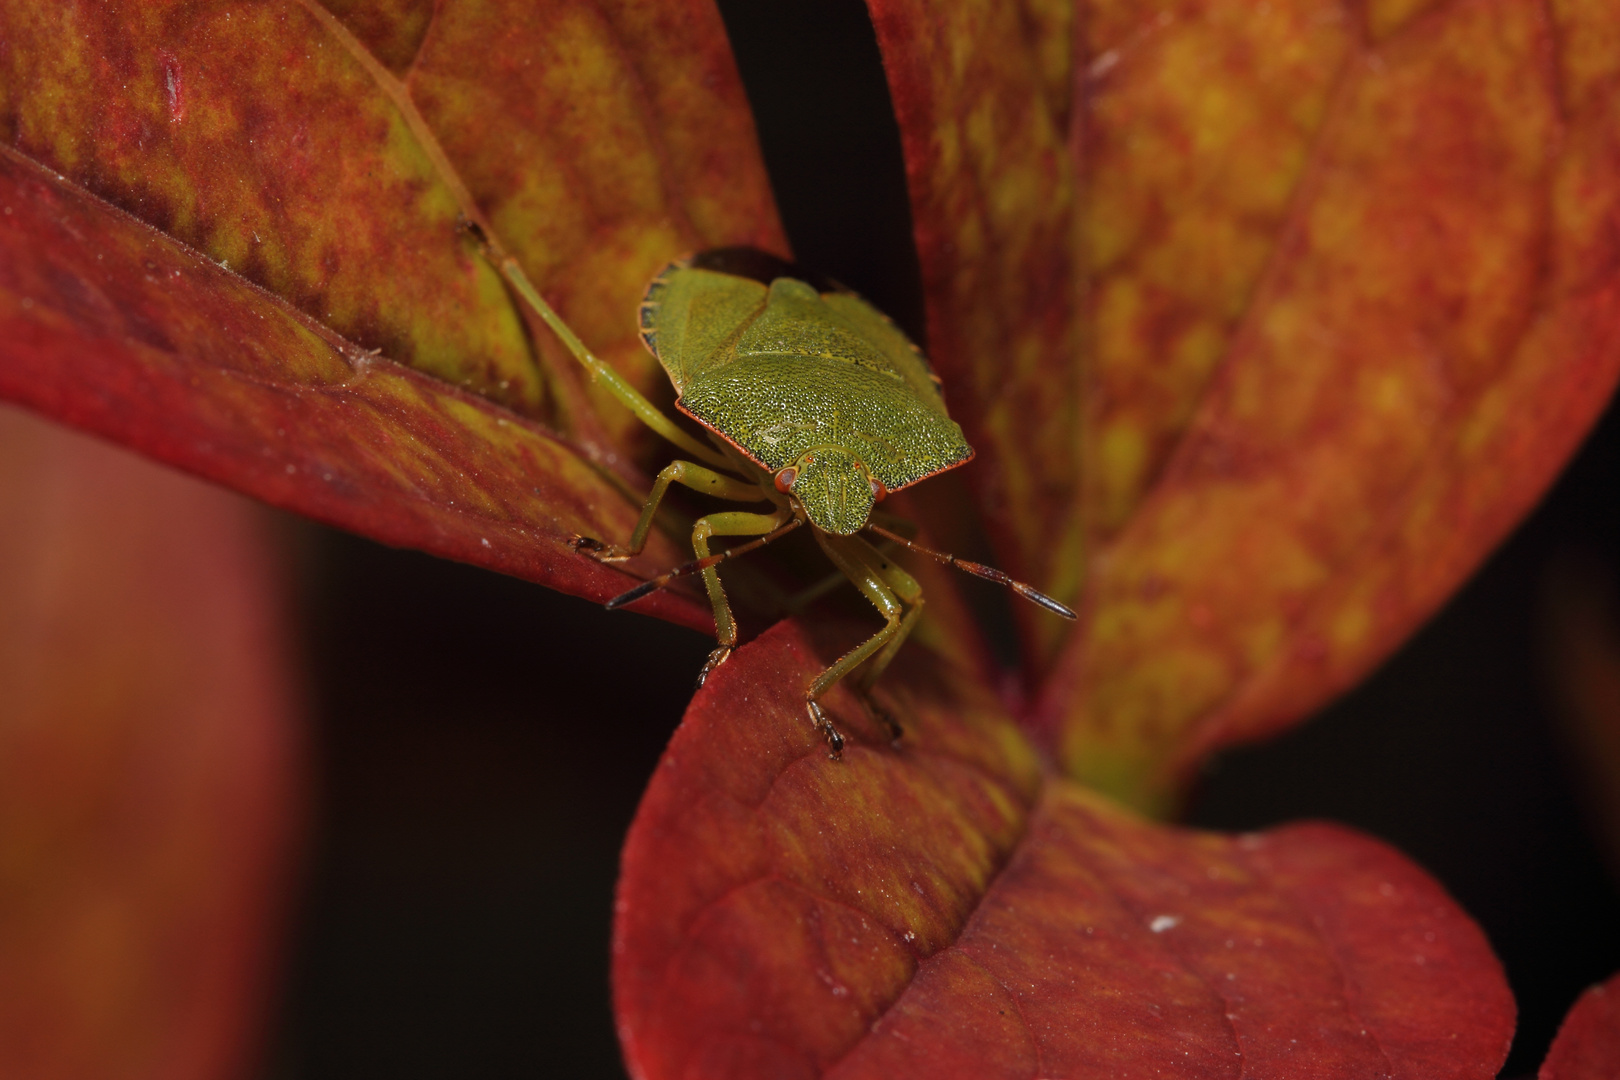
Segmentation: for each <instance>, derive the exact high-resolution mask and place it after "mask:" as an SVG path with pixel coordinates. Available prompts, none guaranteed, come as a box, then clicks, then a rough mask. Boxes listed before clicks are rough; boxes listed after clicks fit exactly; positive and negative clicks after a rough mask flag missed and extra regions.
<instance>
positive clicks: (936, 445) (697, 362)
mask: <svg viewBox="0 0 1620 1080" xmlns="http://www.w3.org/2000/svg"><path fill="white" fill-rule="evenodd" d="M499 266H500V269H501V271H502V273H503V274H504V275H505V276H506V278H507V280H508V281H509V282H511V284H512V286H513V288H514V289H516V291H517V292H518V293H519V295H520V296H522V297H523V298H524V299H525V300H526V301H527V302H528V303H529V304H531V305H532V306H533V307H534V308H535V310H536V312H537V313H538V314H539V315H540V316H541V318H542V319H544V320H545V322H546V324H547V325H548V326H550V327H551V328H552V330H553V331H555V332H556V333H557V334H558V336H559V337H560V338H561V339H562V340H563V342H564V344H566V345H567V346H568V348H569V349H570V351H572V352H573V354H574V355H575V357H577V358H578V359H579V361H580V362H581V363H582V364H584V365H585V367H586V368H587V369H589V370H590V371H591V373H592V374H593V375H594V376H595V377H596V378H597V379H598V380H599V381H602V382H604V383H606V385H607V386H608V388H609V389H610V390H611V391H612V392H613V394H614V396H615V397H617V398H618V399H619V400H620V401H621V402H623V403H624V405H625V406H626V407H627V408H629V409H630V410H631V411H632V412H633V413H635V414H636V416H637V417H639V418H640V419H641V420H642V421H644V422H645V423H647V424H648V425H649V426H650V427H652V428H653V430H655V431H657V432H658V433H659V434H660V435H662V436H664V437H665V438H666V439H668V440H669V441H671V442H673V443H675V444H676V445H677V446H679V447H680V448H681V449H682V450H684V451H686V453H687V454H688V455H690V456H691V457H692V458H693V459H695V460H690V461H689V460H676V461H674V462H671V463H670V464H669V466H667V467H666V468H665V469H664V470H663V471H661V472H660V473H659V474H658V477H657V479H656V480H655V481H654V483H653V487H652V492H651V494H650V495H649V496H648V497H647V501H646V503H645V504H644V505H643V507H642V511H641V517H640V520H639V521H637V523H636V527H635V530H634V531H633V532H632V533H631V534H630V538H629V542H628V543H627V544H626V545H624V546H623V547H617V546H612V545H609V544H606V543H603V542H602V541H600V540H596V539H592V538H588V537H576V538H575V540H574V546H575V548H576V550H579V551H581V552H583V553H585V554H588V555H590V556H592V557H594V558H596V559H598V560H601V561H603V562H615V561H621V560H623V559H627V558H629V557H630V556H632V555H635V554H638V553H639V552H640V551H641V550H642V547H643V546H644V545H645V544H646V541H647V535H648V533H649V532H650V531H651V529H652V525H653V518H654V515H655V514H656V513H657V511H658V506H659V504H660V502H662V500H663V498H664V495H665V493H666V492H667V491H668V490H669V486H670V485H671V484H680V485H682V486H684V487H687V488H691V489H692V490H694V491H698V492H701V493H703V494H706V495H711V496H714V497H716V498H719V499H724V500H728V501H731V502H737V503H769V504H770V507H771V509H770V510H768V511H766V512H756V511H744V510H730V511H721V512H718V513H713V514H708V515H707V516H705V517H702V518H700V519H699V520H698V521H697V523H696V524H695V525H694V527H693V529H692V548H693V551H694V553H695V555H696V556H697V557H696V559H694V560H693V561H692V562H689V563H686V564H684V565H682V566H679V567H676V568H675V569H673V570H671V571H670V572H668V573H666V574H663V575H660V576H659V577H656V578H653V579H651V580H649V581H646V582H644V583H642V584H641V585H639V586H637V587H636V588H634V589H631V590H630V591H629V592H627V593H624V594H623V595H621V596H618V597H615V598H614V599H612V600H610V601H609V602H608V604H607V606H608V608H610V609H612V608H618V607H623V606H624V605H626V604H629V603H633V602H634V601H636V600H639V599H640V598H642V597H644V596H647V595H648V594H650V593H652V592H654V591H656V590H658V589H661V588H663V587H664V586H665V585H667V584H669V583H670V582H671V581H673V580H675V579H676V578H678V577H682V576H685V575H687V574H692V573H697V574H701V575H702V578H703V585H704V589H705V590H706V591H707V593H708V597H709V602H710V603H711V604H712V605H713V608H714V625H715V636H716V638H717V639H718V640H717V644H716V647H715V649H714V651H713V652H712V653H710V654H709V658H708V660H707V662H706V663H705V664H704V666H703V670H702V672H701V673H700V675H699V677H698V685H699V686H701V685H703V681H704V680H705V679H706V678H708V676H709V674H710V673H711V672H713V671H714V669H715V668H717V667H719V666H720V665H721V664H723V663H725V661H726V659H727V658H728V657H729V656H730V655H731V651H732V650H733V649H734V648H735V647H736V645H737V623H736V620H735V619H734V618H733V617H732V612H731V605H730V603H729V602H728V601H727V599H726V593H725V589H724V588H723V587H722V585H721V582H720V575H719V573H718V567H719V566H720V564H721V563H723V562H725V561H726V560H728V559H732V558H735V557H737V556H739V555H742V554H745V553H747V552H749V551H753V550H755V549H756V548H759V547H762V546H764V545H766V544H769V543H771V542H772V541H774V540H777V539H779V538H780V537H782V536H785V535H786V534H787V533H789V532H791V531H793V530H794V529H797V528H800V527H803V526H806V525H808V526H809V527H810V532H811V535H812V536H813V537H814V538H815V541H816V543H817V544H818V545H819V546H820V547H821V550H822V551H823V552H825V553H826V555H827V558H828V559H830V560H831V561H832V563H833V565H834V566H835V567H837V568H838V570H839V571H840V572H841V573H842V574H843V575H844V576H845V577H847V578H848V579H849V580H850V581H851V582H853V583H854V585H855V587H856V588H857V589H859V590H860V592H861V593H862V594H863V595H865V597H866V598H867V599H868V600H870V601H871V602H872V605H873V606H874V607H876V608H877V609H878V611H879V613H880V614H882V616H883V619H884V625H883V628H882V629H881V630H879V631H877V633H875V634H873V635H872V636H871V637H870V638H868V639H867V640H865V641H864V642H862V643H861V644H859V645H857V646H856V647H855V648H853V649H851V650H850V651H849V652H847V653H845V654H844V655H843V656H842V657H840V658H839V659H838V660H837V661H836V662H835V663H834V664H833V665H832V666H831V667H829V668H827V670H825V671H823V672H822V673H821V674H820V675H818V676H817V677H816V678H815V679H814V680H813V681H812V682H811V683H810V685H809V686H808V687H806V689H805V694H804V704H805V711H806V712H807V713H808V714H809V717H810V721H811V723H813V724H814V725H815V727H816V729H817V730H818V731H820V732H821V734H822V736H823V737H824V738H825V739H826V740H827V744H828V747H829V748H830V750H831V754H832V756H833V757H834V758H837V757H838V756H839V753H840V751H841V750H842V748H843V744H844V739H843V736H842V735H841V734H840V733H839V731H838V729H837V728H835V727H834V726H833V723H832V721H831V720H830V719H829V718H828V716H827V713H826V710H825V709H823V708H822V706H821V704H820V700H821V698H822V696H823V695H825V694H826V693H827V691H828V690H830V689H831V688H832V687H833V686H834V685H835V684H837V683H838V682H839V681H840V680H841V679H843V678H845V677H846V676H849V675H851V674H852V673H854V672H855V670H856V669H857V668H860V667H861V666H862V665H863V664H864V665H865V667H864V669H862V670H861V671H860V673H859V675H858V677H857V686H858V689H859V690H860V691H861V692H862V697H863V698H864V699H865V700H866V702H867V704H868V707H870V708H871V709H872V710H873V712H874V714H875V715H877V717H878V718H879V719H880V720H881V721H882V722H883V723H885V724H886V725H887V726H888V727H889V729H890V732H891V733H892V734H893V736H894V737H895V738H899V736H900V728H899V725H898V724H897V723H896V722H895V721H894V719H893V718H892V717H890V716H889V715H888V713H887V712H885V711H884V710H882V709H881V708H879V707H878V706H877V705H876V704H875V703H874V702H872V700H871V698H870V696H869V695H868V694H867V693H866V692H867V691H869V690H870V689H871V687H872V684H873V683H874V682H876V680H877V678H878V677H879V676H880V675H882V673H883V670H884V669H885V668H886V667H888V665H889V662H890V661H891V660H892V659H893V658H894V656H895V653H896V652H898V651H899V649H900V646H901V644H902V643H903V642H904V641H905V640H906V637H907V635H908V634H909V633H910V632H911V629H912V627H913V626H914V625H915V624H916V621H917V617H918V616H919V615H920V614H921V613H922V610H923V595H922V588H921V587H920V586H919V585H918V583H917V581H916V579H915V578H913V577H912V576H911V575H910V574H908V573H906V572H905V571H904V570H903V569H901V568H900V567H899V566H897V565H896V564H895V563H894V562H893V561H891V560H890V559H888V558H887V557H886V556H885V555H884V554H883V553H882V552H881V551H880V550H878V548H876V547H874V546H873V545H872V544H871V543H870V542H868V541H867V540H865V539H864V538H862V537H861V536H860V535H859V534H860V533H862V532H869V533H872V534H875V535H876V536H879V537H882V538H884V539H886V540H888V541H891V542H894V543H898V544H900V545H902V546H904V547H906V548H909V549H910V550H912V551H915V552H918V553H920V554H922V555H926V556H928V557H930V558H933V559H937V560H939V561H940V562H943V563H946V564H948V565H951V566H955V567H957V568H958V569H961V570H965V571H967V572H968V573H971V574H975V575H977V576H979V577H982V578H987V579H989V580H991V581H995V582H999V583H1001V584H1003V585H1006V586H1009V587H1010V588H1012V589H1013V590H1014V591H1015V592H1017V593H1018V594H1019V595H1020V596H1023V597H1024V598H1026V599H1028V600H1031V601H1033V602H1034V603H1036V604H1039V605H1040V606H1041V607H1043V608H1046V609H1047V610H1048V611H1051V612H1054V613H1056V614H1058V615H1062V616H1063V617H1065V618H1068V619H1073V618H1074V617H1075V614H1074V612H1073V611H1071V610H1069V609H1068V608H1067V607H1065V606H1063V605H1062V604H1060V603H1058V602H1057V601H1056V600H1054V599H1052V598H1051V597H1049V596H1046V595H1045V594H1043V593H1040V592H1038V591H1036V590H1035V589H1033V588H1031V587H1030V586H1028V585H1025V584H1024V583H1023V582H1019V581H1014V580H1013V579H1012V578H1010V577H1008V576H1007V575H1006V574H1004V573H1002V572H1001V571H1000V570H996V569H994V568H993V567H989V566H985V565H983V564H981V563H975V562H969V561H967V560H965V559H958V558H956V557H955V556H952V555H947V554H946V553H944V552H940V551H934V550H932V549H930V548H926V547H923V546H922V545H921V544H917V543H914V542H913V541H911V540H909V539H907V538H905V537H904V536H901V535H900V534H898V533H895V532H893V531H891V530H889V529H887V528H884V527H883V526H881V525H879V524H877V523H875V522H873V520H872V511H873V508H874V506H875V505H876V504H877V503H878V502H881V501H882V500H883V499H884V498H885V497H886V496H887V495H889V494H891V493H893V492H896V491H899V490H901V489H902V488H906V487H910V486H911V485H912V484H915V483H917V482H918V481H920V480H924V479H927V478H928V477H930V476H934V475H936V474H938V473H941V472H944V471H945V470H947V469H954V468H956V467H957V466H958V465H963V464H965V463H966V462H968V461H969V460H970V459H971V458H972V457H973V449H972V448H971V447H970V446H969V445H968V444H967V440H966V439H964V438H963V436H962V429H961V428H960V427H959V426H957V424H956V422H955V421H953V420H952V419H951V418H950V415H949V414H948V413H947V412H946V409H945V400H944V397H943V395H942V393H941V390H940V383H939V379H938V378H937V377H936V376H935V375H934V373H933V371H932V370H931V369H930V368H929V366H928V361H927V360H926V359H924V357H923V355H922V353H921V352H920V351H919V350H918V349H917V347H916V346H915V345H913V344H912V343H911V341H910V340H909V339H908V338H907V337H906V336H905V335H904V334H903V333H902V332H901V331H900V330H899V329H898V328H897V327H896V326H895V325H894V324H893V323H892V322H890V321H889V320H888V318H886V317H885V316H884V315H883V314H882V313H880V312H879V311H878V310H877V309H876V308H874V307H872V306H871V305H870V304H868V303H867V302H866V301H865V300H862V299H861V298H860V297H859V296H856V295H855V294H854V293H852V292H850V291H849V290H847V289H845V288H843V287H842V286H839V285H838V284H836V283H835V282H832V281H830V280H828V279H826V278H823V277H821V276H820V275H816V274H813V273H810V272H808V271H806V270H804V269H802V268H800V267H797V266H795V265H793V264H791V263H788V262H786V261H784V260H782V259H779V258H776V257H775V256H772V255H768V254H766V253H764V252H761V251H756V250H754V249H752V248H723V249H719V250H715V251H709V252H704V253H702V254H699V255H695V256H692V257H689V258H686V259H681V260H677V261H676V262H673V263H671V264H670V265H669V266H668V267H666V268H665V269H664V271H663V272H662V273H660V274H659V275H658V276H657V277H656V278H655V279H653V282H652V284H650V285H649V286H648V287H647V292H646V296H645V298H644V299H643V301H642V304H641V312H640V316H641V317H640V328H641V337H642V341H643V342H644V343H645V344H646V346H647V348H648V349H649V350H651V352H652V354H653V355H654V356H655V357H657V358H658V361H659V363H660V364H662V366H663V368H664V371H665V372H666V373H667V374H668V376H669V379H670V382H671V383H673V384H674V387H675V391H676V393H677V395H678V397H677V399H676V407H677V408H678V409H679V410H680V411H681V412H683V413H685V414H686V415H687V416H689V417H691V418H692V419H693V420H696V421H697V422H698V423H699V424H701V425H702V426H703V427H704V429H706V431H707V432H708V434H709V436H710V438H711V439H712V440H713V442H714V445H713V446H712V447H711V446H705V445H704V444H703V443H702V442H700V441H698V440H697V439H696V438H694V437H693V436H692V435H690V434H688V433H687V432H686V431H685V430H683V429H682V428H680V427H678V426H677V425H676V424H675V423H674V422H673V421H671V420H670V419H669V417H667V416H665V415H664V414H663V413H661V412H659V411H658V410H657V409H656V408H654V407H653V405H652V404H651V403H650V402H648V401H647V400H646V398H644V397H642V396H641V394H639V393H638V392H637V391H636V390H635V388H634V387H632V386H630V385H629V384H628V383H627V382H625V381H624V379H623V378H622V377H621V376H619V375H618V373H617V372H615V371H614V370H613V369H612V368H610V367H608V366H607V365H606V364H604V363H603V362H602V361H601V360H600V359H598V358H597V357H596V356H594V355H593V354H592V353H591V352H590V350H588V349H587V348H585V346H584V344H583V343H582V342H580V340H579V339H578V338H577V337H576V336H575V335H574V333H573V332H572V331H571V330H570V329H569V328H568V327H567V325H566V324H564V323H563V322H562V320H561V319H560V318H559V317H558V316H557V315H556V313H555V312H553V311H552V310H551V308H550V306H549V305H548V304H546V302H545V300H544V299H542V298H541V297H540V295H539V293H538V292H537V291H536V290H535V289H534V287H533V285H532V284H530V283H529V281H528V279H527V278H526V277H525V276H524V274H523V271H522V270H521V269H520V268H519V267H518V265H517V263H516V261H515V260H513V259H512V258H510V257H501V258H500V259H499ZM715 537H750V538H751V539H749V540H748V541H747V542H745V543H742V544H737V545H735V546H732V547H730V548H727V549H725V550H723V551H719V552H714V551H711V548H710V541H711V540H713V539H714V538H715Z"/></svg>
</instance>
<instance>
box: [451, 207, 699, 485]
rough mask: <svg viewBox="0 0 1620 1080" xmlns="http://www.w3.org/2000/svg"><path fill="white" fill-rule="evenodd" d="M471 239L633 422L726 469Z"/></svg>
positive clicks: (513, 271)
mask: <svg viewBox="0 0 1620 1080" xmlns="http://www.w3.org/2000/svg"><path fill="white" fill-rule="evenodd" d="M473 236H474V238H475V239H477V240H478V242H479V246H480V247H481V248H482V249H483V253H484V257H485V258H487V259H489V260H490V261H491V262H494V263H495V268H496V269H497V270H499V271H500V272H501V276H502V277H504V278H506V281H507V284H509V285H511V286H512V290H513V291H514V292H516V293H517V294H518V296H520V297H522V299H523V301H524V302H525V303H526V304H528V305H529V307H531V308H533V309H534V312H535V314H537V315H539V316H540V318H541V319H542V320H544V321H545V324H546V325H547V326H549V327H551V332H552V333H554V334H556V335H557V336H558V337H559V338H561V339H562V343H563V344H564V345H566V346H568V351H569V352H571V353H573V354H574V358H575V359H576V360H578V361H579V362H580V363H581V364H583V365H585V369H586V370H587V371H589V372H590V373H591V377H592V378H593V379H595V380H596V381H597V382H600V383H601V384H602V385H604V386H606V387H607V389H608V392H609V393H611V394H612V395H613V396H614V397H616V398H618V399H619V402H620V404H622V405H623V406H624V407H625V408H627V409H629V410H630V411H631V412H632V413H634V414H635V415H636V419H638V420H640V421H641V422H642V423H643V424H646V425H647V426H648V427H650V428H652V429H653V430H654V431H656V432H658V434H660V435H662V436H663V437H664V438H666V439H668V440H669V441H670V442H672V443H674V444H675V445H676V446H678V447H680V448H681V449H682V450H685V451H686V452H687V453H688V454H691V455H692V456H693V457H695V458H697V459H698V460H699V461H702V462H704V463H706V464H709V465H714V466H716V467H718V468H722V469H723V468H726V467H727V465H728V464H729V463H728V462H727V460H726V457H725V455H724V454H722V453H720V452H719V451H717V450H714V449H712V448H711V447H708V446H705V445H703V443H702V442H700V441H699V440H698V439H696V438H694V437H693V436H691V435H689V434H687V433H686V432H685V431H682V430H681V429H680V428H679V427H678V426H676V424H675V421H673V420H671V419H670V418H669V417H667V416H665V415H664V414H663V413H661V412H659V411H658V409H657V408H656V407H655V406H654V405H653V403H652V402H650V401H648V400H647V399H646V398H644V397H642V396H641V392H640V391H638V390H637V389H636V388H635V387H634V386H631V385H630V384H629V383H628V382H627V381H625V378H624V376H622V375H620V374H619V373H618V372H617V371H614V370H613V369H612V368H611V367H609V366H608V365H607V364H605V363H603V362H602V360H601V358H599V357H598V356H597V355H596V354H595V353H593V352H591V350H589V349H587V348H586V347H585V343H584V342H583V341H581V340H579V338H578V337H577V336H575V334H574V332H573V330H571V329H569V327H568V324H567V323H565V322H563V321H562V317H561V316H559V315H558V314H557V313H556V312H555V311H553V310H552V309H551V305H550V304H548V303H546V300H545V297H543V296H541V295H540V290H538V289H536V288H535V287H534V283H533V282H531V281H530V280H529V277H528V275H527V274H525V273H524V272H523V267H521V266H519V265H518V261H517V260H516V259H514V258H513V257H512V256H510V255H504V256H497V255H496V253H495V252H494V251H492V250H491V249H490V245H489V242H488V241H487V240H486V239H484V237H483V235H482V234H481V233H478V232H474V233H473Z"/></svg>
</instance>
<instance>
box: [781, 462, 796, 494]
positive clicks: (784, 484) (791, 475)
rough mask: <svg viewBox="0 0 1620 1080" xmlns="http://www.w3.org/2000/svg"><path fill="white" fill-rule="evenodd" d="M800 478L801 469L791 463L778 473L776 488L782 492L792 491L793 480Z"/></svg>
mask: <svg viewBox="0 0 1620 1080" xmlns="http://www.w3.org/2000/svg"><path fill="white" fill-rule="evenodd" d="M798 478H799V470H798V469H796V468H795V467H793V466H792V465H789V466H788V467H787V468H785V469H783V470H782V471H781V472H779V473H777V474H776V490H777V491H781V492H789V491H792V490H793V481H795V480H797V479H798Z"/></svg>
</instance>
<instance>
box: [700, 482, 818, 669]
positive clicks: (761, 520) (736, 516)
mask: <svg viewBox="0 0 1620 1080" xmlns="http://www.w3.org/2000/svg"><path fill="white" fill-rule="evenodd" d="M792 520H793V514H792V512H791V511H788V510H781V511H778V512H777V513H774V514H750V513H748V512H746V511H743V510H730V511H725V512H723V513H719V514H709V515H708V516H707V517H701V518H698V520H697V524H696V525H694V526H693V527H692V550H693V551H696V552H697V556H698V558H699V559H707V558H708V557H709V540H710V539H711V538H712V537H716V536H763V535H765V534H766V533H771V532H775V531H776V530H777V529H779V528H781V527H782V526H783V525H786V524H787V523H788V522H790V521H792ZM703 588H704V590H705V591H706V592H707V593H708V594H709V603H710V604H712V605H713V606H714V636H715V639H716V640H717V641H718V642H719V644H718V645H716V646H715V650H714V651H713V652H711V653H710V654H709V659H708V660H707V661H706V662H705V663H704V665H703V670H702V671H701V672H699V673H698V681H697V684H698V685H699V686H702V685H703V683H704V680H706V679H707V678H708V677H709V673H710V672H712V671H713V670H714V669H715V668H717V667H719V666H720V665H721V664H723V663H725V662H726V658H727V657H729V656H730V655H731V650H732V649H734V648H736V647H737V620H736V619H734V618H732V616H731V604H730V602H729V601H727V600H726V590H725V588H724V587H723V586H721V584H720V572H719V571H718V570H717V569H715V568H714V567H713V566H705V567H704V568H703Z"/></svg>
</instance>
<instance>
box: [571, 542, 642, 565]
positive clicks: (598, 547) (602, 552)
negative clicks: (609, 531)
mask: <svg viewBox="0 0 1620 1080" xmlns="http://www.w3.org/2000/svg"><path fill="white" fill-rule="evenodd" d="M568 546H569V547H571V548H573V549H574V550H575V551H577V552H579V553H580V554H581V555H588V556H589V557H591V558H593V559H595V560H596V561H597V562H599V563H616V562H624V560H626V559H628V558H629V557H630V554H629V553H628V552H625V551H620V550H619V549H618V548H616V547H614V546H613V545H611V544H604V543H602V541H600V540H596V539H593V538H591V537H589V536H576V537H574V538H573V539H571V540H569V541H568Z"/></svg>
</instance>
